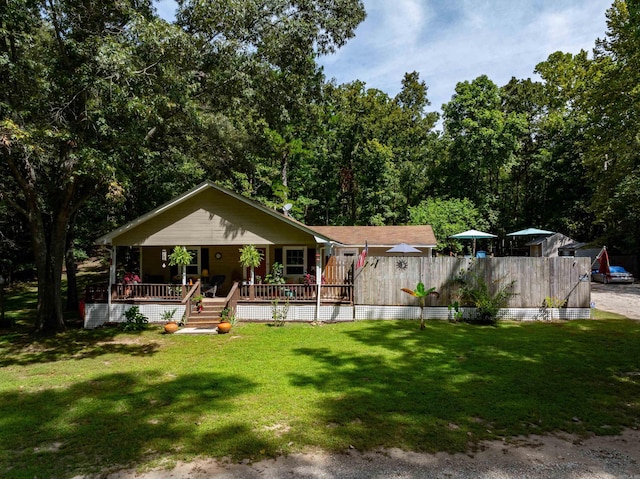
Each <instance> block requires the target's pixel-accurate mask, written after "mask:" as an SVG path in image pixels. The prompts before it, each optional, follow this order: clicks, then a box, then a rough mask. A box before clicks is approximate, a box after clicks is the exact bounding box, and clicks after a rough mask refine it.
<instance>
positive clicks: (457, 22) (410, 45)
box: [322, 0, 611, 110]
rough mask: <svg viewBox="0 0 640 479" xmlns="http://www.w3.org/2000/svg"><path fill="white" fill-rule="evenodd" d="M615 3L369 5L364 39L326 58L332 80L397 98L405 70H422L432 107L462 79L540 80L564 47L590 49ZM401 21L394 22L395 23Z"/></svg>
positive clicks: (543, 0) (504, 0) (549, 0)
mask: <svg viewBox="0 0 640 479" xmlns="http://www.w3.org/2000/svg"><path fill="white" fill-rule="evenodd" d="M610 4H611V0H582V1H579V0H555V1H554V0H536V1H528V0H527V1H522V0H520V1H516V2H513V1H509V0H485V1H478V0H448V1H444V0H429V1H409V0H406V1H402V2H386V1H383V0H365V7H366V9H367V12H368V18H367V20H365V22H364V23H363V24H362V25H361V26H360V27H359V28H358V30H357V33H356V34H357V36H356V38H355V39H352V40H351V42H350V43H349V44H347V46H346V47H344V49H343V50H342V51H341V52H339V53H338V54H337V55H336V56H334V57H329V58H325V59H323V60H322V64H323V65H325V74H326V75H327V77H329V78H331V77H335V78H336V80H337V81H338V82H339V83H343V82H349V81H353V80H356V79H359V80H362V81H365V82H366V84H367V86H368V87H370V88H379V89H381V90H384V91H386V92H387V93H388V94H390V95H395V94H396V93H397V91H398V90H399V89H400V86H401V83H400V82H401V80H402V77H403V75H404V73H405V72H410V71H414V70H416V71H418V72H419V73H420V77H421V78H422V79H423V80H425V82H426V83H427V86H428V87H429V98H430V99H431V100H432V108H433V109H438V110H439V109H440V107H441V105H442V103H445V102H447V101H449V100H450V98H451V95H452V94H453V93H454V89H455V85H456V83H457V82H459V81H465V80H472V79H474V78H476V77H477V76H479V75H482V74H486V75H488V76H489V78H491V79H492V80H493V81H494V82H495V83H497V84H498V85H503V84H505V83H507V82H508V81H509V79H510V78H511V77H512V76H515V77H517V78H528V77H533V76H534V68H535V66H536V64H537V63H539V62H541V61H544V60H545V59H546V58H547V57H548V56H549V55H550V54H551V53H553V52H555V51H558V50H562V51H566V52H570V53H578V52H579V51H580V49H586V50H590V49H591V48H592V47H593V45H594V42H595V40H596V38H598V37H602V36H603V35H604V31H605V28H606V24H605V11H606V9H607V8H609V6H610ZM392 17H395V18H392Z"/></svg>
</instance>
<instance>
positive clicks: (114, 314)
mask: <svg viewBox="0 0 640 479" xmlns="http://www.w3.org/2000/svg"><path fill="white" fill-rule="evenodd" d="M132 306H133V305H132V304H122V303H113V304H112V305H111V315H109V305H108V304H105V303H88V304H86V305H85V317H84V327H85V328H88V329H91V328H97V327H98V326H101V325H103V324H104V323H107V322H114V323H120V322H123V323H124V322H125V321H126V318H125V317H124V313H125V311H127V310H128V309H129V308H131V307H132ZM137 306H138V307H139V308H140V312H141V313H142V314H144V315H145V316H146V317H147V319H148V320H149V322H150V323H164V322H165V321H164V320H163V319H162V313H164V312H165V311H173V310H174V309H175V310H176V312H175V313H174V315H173V318H174V319H175V320H177V321H179V320H180V319H182V316H183V315H184V313H185V310H186V307H185V306H184V305H176V304H174V305H170V306H169V305H162V304H139V305H137Z"/></svg>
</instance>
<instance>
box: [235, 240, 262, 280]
mask: <svg viewBox="0 0 640 479" xmlns="http://www.w3.org/2000/svg"><path fill="white" fill-rule="evenodd" d="M239 251H240V264H241V265H242V266H243V267H244V268H251V284H253V279H254V268H257V267H258V266H260V263H262V253H261V252H260V251H258V249H257V248H256V247H255V246H254V245H252V244H248V245H245V246H243V247H242V248H240V250H239Z"/></svg>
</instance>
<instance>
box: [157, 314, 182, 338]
mask: <svg viewBox="0 0 640 479" xmlns="http://www.w3.org/2000/svg"><path fill="white" fill-rule="evenodd" d="M176 311H177V308H174V309H172V310H171V311H168V310H167V311H164V312H163V313H162V314H161V315H160V318H161V319H162V320H163V321H164V322H165V325H164V332H165V333H168V334H171V333H175V332H176V331H177V330H178V327H179V324H178V322H177V321H174V319H173V315H174V314H176Z"/></svg>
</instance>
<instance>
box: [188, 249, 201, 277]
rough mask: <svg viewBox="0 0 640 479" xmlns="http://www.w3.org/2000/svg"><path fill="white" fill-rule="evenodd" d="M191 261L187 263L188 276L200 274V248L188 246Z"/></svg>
mask: <svg viewBox="0 0 640 479" xmlns="http://www.w3.org/2000/svg"><path fill="white" fill-rule="evenodd" d="M187 251H188V252H189V253H191V263H190V264H188V265H187V276H200V248H187Z"/></svg>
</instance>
